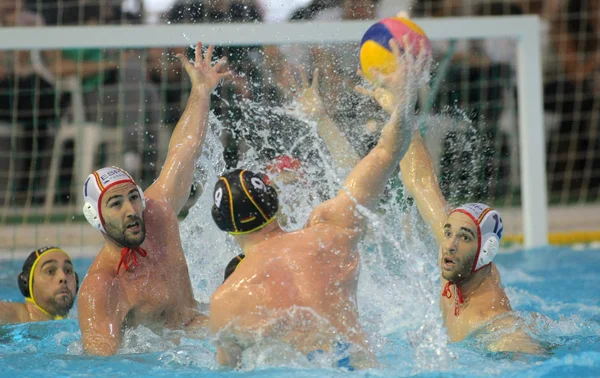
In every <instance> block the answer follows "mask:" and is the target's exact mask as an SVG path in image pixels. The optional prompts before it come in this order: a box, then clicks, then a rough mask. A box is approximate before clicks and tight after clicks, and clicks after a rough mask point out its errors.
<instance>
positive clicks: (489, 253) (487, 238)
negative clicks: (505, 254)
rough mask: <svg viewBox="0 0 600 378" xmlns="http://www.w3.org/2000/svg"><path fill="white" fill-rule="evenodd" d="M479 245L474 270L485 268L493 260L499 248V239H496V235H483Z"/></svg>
mask: <svg viewBox="0 0 600 378" xmlns="http://www.w3.org/2000/svg"><path fill="white" fill-rule="evenodd" d="M481 244H482V246H481V250H480V251H479V254H478V256H477V264H476V266H475V269H476V270H477V269H480V268H482V267H484V266H486V265H487V264H489V263H491V262H492V260H494V257H496V254H498V249H499V248H500V239H499V238H498V235H496V234H494V233H493V232H490V233H487V234H485V235H483V237H482V238H481Z"/></svg>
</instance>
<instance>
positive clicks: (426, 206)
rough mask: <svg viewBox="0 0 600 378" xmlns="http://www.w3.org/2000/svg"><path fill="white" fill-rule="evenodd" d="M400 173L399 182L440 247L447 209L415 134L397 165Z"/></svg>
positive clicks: (425, 151) (425, 152) (420, 139)
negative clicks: (400, 180) (412, 199)
mask: <svg viewBox="0 0 600 378" xmlns="http://www.w3.org/2000/svg"><path fill="white" fill-rule="evenodd" d="M400 170H401V172H402V182H403V183H404V186H405V187H406V190H407V191H408V193H409V194H410V195H411V197H413V198H414V199H415V202H416V203H417V208H418V209H419V214H421V217H423V220H425V222H426V223H427V224H428V225H429V227H431V230H432V231H433V233H434V235H435V238H436V240H437V242H438V245H439V244H441V243H442V240H443V238H444V224H445V223H446V219H447V218H448V211H449V209H448V204H447V203H446V198H444V195H443V194H442V191H441V189H440V186H439V184H438V180H437V176H436V174H435V170H434V168H433V162H432V161H431V156H430V155H429V152H428V151H427V147H425V143H423V139H422V138H421V133H420V132H419V130H416V131H415V132H414V134H413V137H412V143H411V144H410V148H409V149H408V152H407V153H406V155H405V156H404V158H403V159H402V161H401V162H400Z"/></svg>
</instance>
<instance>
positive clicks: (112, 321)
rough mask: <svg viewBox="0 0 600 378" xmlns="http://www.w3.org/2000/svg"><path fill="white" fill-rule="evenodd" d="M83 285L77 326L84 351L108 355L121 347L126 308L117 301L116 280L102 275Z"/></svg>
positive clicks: (92, 277) (91, 277)
mask: <svg viewBox="0 0 600 378" xmlns="http://www.w3.org/2000/svg"><path fill="white" fill-rule="evenodd" d="M87 280H92V281H93V283H92V284H90V282H88V284H87V285H85V286H83V287H82V290H81V293H80V294H79V300H78V305H77V307H78V312H79V328H80V329H81V341H82V343H83V350H84V351H85V352H86V353H88V354H91V355H95V356H110V355H113V354H115V353H117V351H118V350H119V347H120V346H121V337H122V335H121V327H122V324H123V321H124V320H125V317H126V316H127V312H128V310H127V309H126V308H124V307H125V304H119V303H122V301H120V300H119V287H118V283H117V282H116V281H115V280H114V279H113V278H112V277H107V276H104V275H102V274H95V275H92V276H88V277H86V281H87Z"/></svg>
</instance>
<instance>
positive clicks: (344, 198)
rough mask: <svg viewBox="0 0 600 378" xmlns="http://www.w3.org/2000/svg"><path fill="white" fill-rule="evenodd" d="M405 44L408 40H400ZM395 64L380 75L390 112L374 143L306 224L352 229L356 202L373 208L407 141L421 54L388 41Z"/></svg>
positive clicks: (357, 219)
mask: <svg viewBox="0 0 600 378" xmlns="http://www.w3.org/2000/svg"><path fill="white" fill-rule="evenodd" d="M404 43H405V45H408V41H407V40H405V41H404ZM390 45H391V47H392V50H393V52H394V54H395V56H396V59H397V63H398V67H397V69H396V70H395V72H394V73H392V74H390V75H388V76H386V77H384V78H382V81H383V85H385V87H387V88H388V90H390V91H392V92H393V93H394V96H393V97H394V111H393V113H392V116H391V117H390V120H389V121H388V123H387V124H386V125H385V126H384V128H383V130H382V132H381V137H380V139H379V142H378V143H377V145H376V146H375V147H374V148H373V149H372V150H371V152H369V154H368V155H367V156H366V157H365V158H363V159H362V160H361V161H360V162H359V163H358V165H357V166H356V167H355V168H354V169H353V170H352V172H350V174H349V175H348V177H347V178H346V181H345V182H344V184H343V187H342V189H341V190H340V191H339V193H338V195H337V196H336V197H335V198H333V199H331V200H329V201H327V202H325V203H323V204H322V205H320V206H319V207H317V208H316V209H315V211H314V212H313V214H312V216H311V220H310V223H311V224H314V223H319V222H323V223H332V224H336V225H338V226H340V227H343V228H346V229H356V227H357V226H359V224H360V222H361V220H362V217H361V216H360V215H359V214H358V212H357V211H356V210H357V205H360V206H362V207H366V208H367V209H369V210H373V209H374V208H375V206H376V205H377V203H378V201H379V199H380V198H381V194H382V193H383V189H384V188H385V186H386V184H387V182H388V179H389V178H390V176H391V175H392V173H393V172H394V170H395V169H396V167H397V165H398V163H399V162H400V159H401V158H402V157H403V156H404V154H405V153H406V151H407V149H408V146H409V144H410V137H411V133H412V127H411V125H410V124H409V123H408V122H403V121H405V119H406V118H407V116H408V115H409V114H410V113H412V112H413V111H414V105H415V100H416V90H417V88H416V85H415V84H416V83H417V82H418V80H416V78H415V77H414V76H415V73H416V71H419V70H418V69H417V68H418V65H419V64H422V63H423V62H422V61H421V59H422V57H419V59H417V61H415V59H414V58H412V53H411V52H410V48H407V49H406V50H407V52H406V53H405V54H403V55H401V53H400V51H399V48H398V45H397V44H396V43H394V42H393V41H392V42H390Z"/></svg>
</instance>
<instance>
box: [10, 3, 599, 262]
mask: <svg viewBox="0 0 600 378" xmlns="http://www.w3.org/2000/svg"><path fill="white" fill-rule="evenodd" d="M77 9H78V13H77V14H76V15H73V14H69V13H68V12H62V13H61V12H58V13H57V14H56V15H55V16H56V20H54V22H57V23H59V24H60V25H61V26H59V27H48V26H42V25H41V21H40V19H39V18H36V17H35V13H33V12H30V13H31V14H28V15H27V16H23V17H21V18H20V21H19V22H20V24H19V25H18V27H14V28H10V27H5V28H0V54H1V58H2V66H0V68H1V69H2V70H0V74H1V77H0V79H1V82H2V86H1V88H0V97H1V100H2V104H1V108H0V112H1V119H0V146H1V147H0V224H1V225H2V226H3V227H2V228H1V230H2V231H1V232H2V233H3V235H1V236H2V237H1V239H2V240H5V242H4V244H5V245H3V246H2V247H3V248H6V249H13V250H14V249H19V248H23V249H28V248H29V247H35V246H37V245H38V244H40V243H43V244H48V243H51V244H52V243H63V244H65V243H66V244H69V245H85V244H87V243H97V242H98V240H96V239H97V238H98V236H97V235H95V234H92V232H91V231H92V230H91V228H89V227H85V225H83V224H82V216H81V211H80V209H81V196H80V190H81V189H80V188H81V182H82V178H84V177H85V176H87V174H89V173H90V172H91V171H92V170H93V169H92V168H94V169H95V168H97V167H99V166H101V165H107V164H114V165H119V166H122V167H124V168H125V169H127V170H128V171H129V172H131V173H132V174H133V175H134V176H135V178H136V179H137V180H138V181H139V182H140V184H141V185H142V186H143V187H147V186H148V185H149V184H151V183H152V180H153V179H154V178H155V177H156V175H157V173H158V172H159V170H160V166H161V164H162V161H164V158H165V156H166V152H167V148H168V139H169V137H170V134H171V131H172V130H173V128H174V126H175V123H176V122H177V120H178V118H179V116H180V115H181V112H182V110H183V108H184V106H185V103H186V100H187V95H188V92H189V83H188V79H187V76H186V75H185V74H182V72H181V69H180V65H179V63H178V61H177V59H176V58H175V56H174V55H175V54H176V53H179V52H181V53H184V54H188V56H190V57H192V56H193V50H192V49H191V46H192V45H193V43H194V42H196V41H202V42H205V43H207V44H208V43H214V44H215V45H216V46H217V47H218V53H219V54H220V55H226V56H227V57H228V59H229V61H230V64H231V66H232V68H233V69H234V70H235V72H236V73H237V75H236V78H235V80H233V81H232V82H231V83H228V84H227V85H223V86H221V87H220V88H219V89H218V91H217V92H216V93H215V95H214V98H213V102H212V104H213V111H214V113H215V115H216V116H217V118H218V119H220V120H221V121H222V122H223V126H224V132H223V134H222V135H221V141H222V143H223V145H224V154H223V159H224V161H225V164H226V165H228V166H235V164H236V163H237V161H238V159H239V158H240V154H243V152H244V149H245V148H247V146H248V145H252V140H251V136H249V135H248V133H247V132H246V131H245V130H244V128H243V127H242V126H241V125H242V123H243V121H244V116H245V115H244V112H245V111H247V110H248V109H247V108H243V107H242V106H240V105H238V104H248V103H253V104H255V105H252V106H250V108H252V109H258V108H260V107H262V108H264V107H267V108H268V107H280V106H282V105H283V104H285V103H286V102H287V101H289V100H290V99H291V98H293V96H294V93H293V92H294V85H295V78H297V79H299V75H298V71H297V68H298V67H300V66H302V67H304V69H305V70H306V71H307V72H309V73H310V72H311V70H312V69H313V68H315V67H317V66H320V67H326V68H325V70H329V72H330V74H331V77H327V79H323V81H324V82H325V83H326V84H324V85H326V88H324V90H323V96H324V98H325V99H326V101H328V104H333V103H335V104H337V105H336V106H332V114H331V115H332V116H333V117H334V119H335V120H336V121H337V122H338V124H340V125H343V127H344V128H345V129H344V130H343V131H344V132H345V133H346V135H347V136H348V138H349V139H350V141H351V144H352V145H353V147H354V148H355V149H356V151H357V153H358V154H359V155H361V154H364V153H366V151H368V148H369V146H370V145H372V143H373V140H376V139H375V138H376V131H375V132H371V131H372V130H371V129H370V128H371V127H372V128H373V129H375V130H376V129H377V123H381V122H382V120H383V119H384V118H383V116H382V115H381V112H377V110H373V108H374V104H373V103H371V102H369V101H365V100H357V96H356V95H354V94H351V93H349V92H352V87H353V85H354V84H356V82H355V81H353V80H355V78H354V76H355V75H354V74H355V71H356V68H357V54H356V52H357V51H358V50H357V49H358V42H359V41H360V39H361V37H362V34H363V33H364V32H365V30H366V29H367V28H368V27H369V26H370V25H371V24H372V23H373V21H330V22H326V21H318V20H317V21H313V22H310V23H309V22H302V21H298V22H292V23H280V24H264V23H251V22H249V21H253V17H255V15H254V16H253V14H252V12H251V11H249V10H248V9H247V8H243V7H242V8H240V9H239V12H238V13H239V14H237V13H236V14H237V16H235V17H238V18H233V19H226V20H227V21H232V22H226V23H210V22H212V21H215V20H212V19H210V17H214V16H215V15H212V16H210V15H209V13H207V11H206V9H201V8H197V9H196V8H192V7H187V6H185V7H183V8H180V9H179V10H178V11H177V10H174V11H173V12H171V19H169V20H167V19H163V21H164V22H163V24H159V25H112V24H114V23H120V22H125V23H128V24H132V23H135V22H136V20H128V19H127V18H126V17H125V16H123V15H121V16H120V18H117V19H116V20H117V21H115V22H109V19H110V17H117V16H115V15H114V14H112V13H111V12H109V11H108V10H107V9H104V8H101V9H100V8H99V9H100V12H99V13H98V9H94V8H93V7H90V8H89V9H88V8H87V7H85V8H84V7H78V8H77ZM42 13H43V12H42ZM233 14H234V12H233V11H231V13H230V14H229V16H227V17H230V18H231V17H233V16H232V15H233ZM47 17H48V16H47ZM48 18H50V17H48ZM195 21H198V22H195ZM200 21H202V22H200ZM236 21H244V22H241V23H236ZM415 21H416V22H417V23H418V24H419V25H420V26H421V27H422V28H423V29H424V30H425V31H426V33H427V34H428V36H429V38H430V39H431V40H432V42H433V47H434V56H435V59H436V62H437V64H436V66H435V68H434V72H433V75H432V81H431V83H430V86H429V88H428V90H426V91H424V92H423V93H422V94H421V98H420V101H419V104H418V107H419V111H420V112H421V116H422V118H423V119H424V122H423V123H424V125H425V126H424V128H425V130H426V142H427V144H428V147H429V148H430V150H431V152H432V156H433V157H434V159H435V163H436V169H437V172H438V176H439V179H440V185H441V186H442V190H443V191H444V193H445V194H446V195H447V196H448V199H449V201H450V202H451V203H455V204H457V203H460V202H462V201H465V200H468V201H483V202H487V203H491V204H493V205H494V206H496V207H498V208H500V209H501V211H502V213H503V214H504V216H505V218H507V219H505V222H504V223H505V225H506V230H505V235H506V240H508V241H516V242H519V243H521V242H525V243H526V245H529V246H534V245H543V244H545V243H546V240H547V238H548V231H550V236H551V240H554V241H561V240H562V241H565V240H566V241H569V242H573V241H578V240H582V241H586V240H588V239H593V238H594V236H593V235H595V234H594V232H595V231H597V228H598V227H597V225H598V224H600V222H599V221H595V222H594V221H593V219H594V217H597V215H596V214H599V212H597V211H595V210H594V209H595V205H594V204H593V203H594V201H596V200H597V196H598V178H599V172H598V167H599V166H600V165H598V164H596V165H594V164H593V162H594V161H595V160H594V159H595V157H597V154H598V152H597V151H596V150H597V148H598V145H597V143H598V137H599V136H598V133H597V124H598V119H597V114H598V112H597V111H596V112H595V113H593V112H591V113H589V114H588V112H587V110H586V109H587V108H586V109H584V108H577V107H574V108H573V109H574V110H573V113H572V114H571V117H574V118H568V117H569V115H567V114H566V113H565V112H562V113H561V112H560V111H558V110H557V109H559V108H560V109H562V108H561V106H562V107H565V106H570V105H569V104H571V103H572V102H573V101H574V100H573V99H574V98H579V97H578V96H587V92H583V89H581V90H580V91H579V92H574V93H568V92H567V90H566V89H565V90H563V91H560V90H558V89H557V90H556V96H555V98H554V99H553V101H555V104H554V106H555V107H550V106H548V105H547V101H542V100H543V97H542V93H543V89H544V88H545V87H546V85H547V84H548V85H549V83H550V79H549V76H548V75H543V73H544V72H543V68H544V66H543V65H542V44H541V39H540V35H541V33H542V32H541V28H542V27H543V26H544V25H545V24H544V23H543V22H542V23H540V21H539V19H538V18H537V17H534V16H503V17H455V18H435V19H434V18H424V19H419V18H417V19H415ZM72 25H73V26H72ZM546 65H547V64H546ZM546 100H548V95H547V94H546ZM596 102H597V101H596ZM256 104H259V106H258V105H256ZM592 113H593V114H592ZM594 114H595V116H594ZM594 117H596V118H594ZM574 119H577V122H579V123H577V125H580V126H573V127H571V128H568V127H567V123H568V122H569V121H568V120H571V121H570V122H575V123H576V121H574ZM584 120H585V122H587V123H586V125H588V126H584V123H585V122H584ZM575 123H573V124H575ZM365 125H367V126H365ZM592 125H593V127H592ZM273 127H275V126H273ZM585 127H588V128H587V129H586V128H585ZM370 130H371V131H370ZM248 139H250V140H248ZM547 188H549V189H550V190H549V192H547V191H546V189H547ZM547 194H548V195H547ZM548 212H549V214H550V215H549V216H548V215H547V213H548ZM65 224H66V225H67V226H66V227H65V226H64V225H65ZM23 225H25V226H27V227H29V229H34V230H35V232H34V233H33V235H34V237H31V235H32V233H31V232H27V231H23V229H22V227H24V226H23ZM594 225H596V226H594ZM567 231H569V232H572V231H577V232H579V233H577V234H573V233H572V234H570V236H562V234H561V233H563V232H567ZM557 233H558V234H557ZM94 238H96V239H94ZM552 238H554V239H552ZM561 238H562V239H561ZM565 238H566V239H565ZM90 241H91V242H90Z"/></svg>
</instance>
